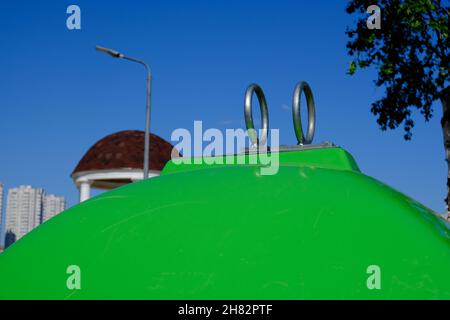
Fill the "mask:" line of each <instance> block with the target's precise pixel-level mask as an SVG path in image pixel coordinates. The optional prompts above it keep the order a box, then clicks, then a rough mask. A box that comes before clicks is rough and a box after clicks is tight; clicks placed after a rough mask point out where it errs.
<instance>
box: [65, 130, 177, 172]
mask: <svg viewBox="0 0 450 320" xmlns="http://www.w3.org/2000/svg"><path fill="white" fill-rule="evenodd" d="M144 136H145V133H144V132H143V131H137V130H127V131H121V132H117V133H113V134H111V135H108V136H106V137H104V138H103V139H101V140H100V141H98V142H97V143H96V144H94V145H93V146H92V147H91V148H90V149H89V150H88V152H86V154H85V155H84V156H83V158H81V160H80V162H79V163H78V165H77V166H76V168H75V170H74V171H73V173H72V175H73V174H75V173H77V172H82V171H93V170H112V169H122V168H131V169H142V168H143V163H144ZM172 149H173V146H172V145H171V144H170V143H169V142H167V141H165V140H164V139H162V138H160V137H159V136H157V135H155V134H153V133H151V134H150V170H157V171H161V170H162V168H163V167H164V165H165V164H166V163H167V162H168V161H169V160H170V159H171V154H172Z"/></svg>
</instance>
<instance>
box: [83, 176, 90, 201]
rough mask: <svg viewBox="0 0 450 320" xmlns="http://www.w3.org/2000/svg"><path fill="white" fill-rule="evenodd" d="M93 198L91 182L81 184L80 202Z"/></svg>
mask: <svg viewBox="0 0 450 320" xmlns="http://www.w3.org/2000/svg"><path fill="white" fill-rule="evenodd" d="M90 197H91V182H89V181H83V182H81V183H80V202H83V201H86V200H88V199H89V198H90Z"/></svg>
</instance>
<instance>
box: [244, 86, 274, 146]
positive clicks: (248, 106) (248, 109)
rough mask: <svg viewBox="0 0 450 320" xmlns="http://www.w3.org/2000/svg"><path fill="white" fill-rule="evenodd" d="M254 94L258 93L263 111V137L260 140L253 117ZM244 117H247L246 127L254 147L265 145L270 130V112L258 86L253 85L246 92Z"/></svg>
mask: <svg viewBox="0 0 450 320" xmlns="http://www.w3.org/2000/svg"><path fill="white" fill-rule="evenodd" d="M253 92H254V93H256V96H257V97H258V101H259V108H260V110H261V137H260V138H259V139H258V135H257V134H256V130H255V124H254V123H253V115H252V99H253ZM244 116H245V126H246V127H247V130H248V135H249V137H250V141H251V143H252V145H253V146H255V145H265V144H266V142H267V132H268V130H269V111H268V109H267V102H266V98H265V97H264V92H263V91H262V89H261V87H260V86H259V85H257V84H251V85H249V86H248V88H247V91H246V92H245V99H244Z"/></svg>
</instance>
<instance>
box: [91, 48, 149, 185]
mask: <svg viewBox="0 0 450 320" xmlns="http://www.w3.org/2000/svg"><path fill="white" fill-rule="evenodd" d="M95 49H96V50H97V51H100V52H103V53H107V54H109V55H110V56H112V57H113V58H119V59H125V60H129V61H132V62H136V63H139V64H141V65H143V66H144V67H145V69H146V71H147V105H146V111H145V139H144V179H147V178H148V171H149V167H150V111H151V109H150V108H151V82H152V73H151V69H150V66H149V65H148V64H146V63H145V62H144V61H142V60H139V59H135V58H132V57H128V56H126V55H124V54H122V53H120V52H118V51H115V50H112V49H108V48H103V47H100V46H96V47H95Z"/></svg>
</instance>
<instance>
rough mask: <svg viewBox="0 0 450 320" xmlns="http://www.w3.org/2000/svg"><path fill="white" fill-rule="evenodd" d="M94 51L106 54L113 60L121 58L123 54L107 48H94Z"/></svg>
mask: <svg viewBox="0 0 450 320" xmlns="http://www.w3.org/2000/svg"><path fill="white" fill-rule="evenodd" d="M95 50H97V51H100V52H103V53H107V54H109V55H110V56H112V57H114V58H123V54H121V53H120V52H118V51H115V50H112V49H108V48H104V47H100V46H95Z"/></svg>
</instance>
